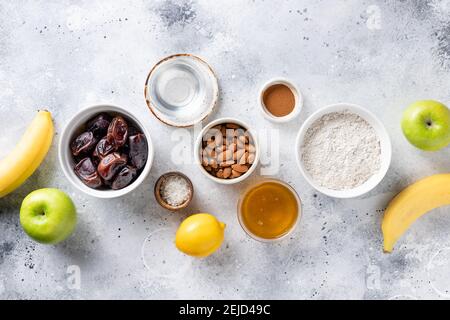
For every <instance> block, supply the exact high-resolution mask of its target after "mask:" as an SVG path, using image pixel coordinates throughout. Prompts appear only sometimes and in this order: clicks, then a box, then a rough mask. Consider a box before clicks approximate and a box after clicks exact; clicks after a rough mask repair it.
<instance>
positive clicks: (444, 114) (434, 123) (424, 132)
mask: <svg viewBox="0 0 450 320" xmlns="http://www.w3.org/2000/svg"><path fill="white" fill-rule="evenodd" d="M402 130H403V133H404V135H405V137H406V139H408V141H409V142H410V143H411V144H412V145H414V146H415V147H417V148H419V149H422V150H426V151H437V150H439V149H442V148H444V147H446V146H447V145H448V144H450V110H449V109H448V108H447V107H446V106H445V105H443V104H442V103H440V102H437V101H433V100H423V101H418V102H416V103H413V104H412V105H410V106H409V107H408V108H407V109H406V110H405V111H404V113H403V118H402Z"/></svg>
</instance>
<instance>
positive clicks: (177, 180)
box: [159, 176, 190, 207]
mask: <svg viewBox="0 0 450 320" xmlns="http://www.w3.org/2000/svg"><path fill="white" fill-rule="evenodd" d="M159 192H160V194H161V198H162V199H163V201H164V202H165V203H167V204H168V205H170V206H173V207H177V206H180V205H182V204H183V203H185V202H186V201H187V200H188V199H189V195H190V188H189V183H188V182H187V181H186V179H184V178H183V177H180V176H169V177H167V178H165V179H164V181H163V182H162V183H161V186H160V188H159Z"/></svg>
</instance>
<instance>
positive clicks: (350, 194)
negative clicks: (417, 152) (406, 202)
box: [294, 103, 392, 199]
mask: <svg viewBox="0 0 450 320" xmlns="http://www.w3.org/2000/svg"><path fill="white" fill-rule="evenodd" d="M332 109H339V110H345V109H347V110H349V111H350V112H353V113H356V114H357V115H359V116H360V117H362V118H363V119H364V120H366V121H367V122H369V124H370V125H371V126H372V127H373V128H374V129H375V130H376V132H377V134H378V136H379V139H380V147H381V168H380V170H379V171H378V172H377V173H375V174H374V175H373V176H372V177H370V178H369V180H367V181H366V182H364V183H363V184H362V185H360V186H358V187H356V188H354V189H345V190H333V189H329V188H326V187H322V186H320V185H318V184H317V183H316V182H315V181H314V180H313V179H312V178H311V177H310V175H309V173H308V172H307V171H306V169H304V168H303V163H302V160H301V152H300V150H301V145H302V141H301V139H302V138H303V137H304V135H305V134H306V131H307V130H308V129H309V127H310V126H311V125H312V124H313V122H314V121H316V120H317V119H318V117H319V116H322V115H325V114H327V113H331V112H338V111H337V110H332ZM355 110H356V111H355ZM374 124H375V125H374ZM383 145H384V147H383ZM294 152H295V158H296V162H297V166H298V168H299V170H300V172H301V174H302V176H303V177H304V178H305V180H306V181H307V182H308V183H309V185H310V186H311V187H313V188H314V189H315V190H317V191H318V192H320V193H323V194H325V195H327V196H330V197H334V198H339V199H349V198H356V197H359V196H361V195H364V194H366V193H368V192H369V191H371V190H373V189H374V188H375V187H376V186H377V185H378V184H379V183H380V182H381V181H382V180H383V179H384V177H385V176H386V173H387V172H388V170H389V167H390V164H391V159H392V145H391V139H390V137H389V134H388V133H387V131H386V128H385V127H384V125H383V124H382V123H381V121H380V120H379V119H378V118H377V117H376V116H375V115H374V114H373V113H372V112H370V111H368V110H367V109H365V108H363V107H361V106H359V105H356V104H352V103H336V104H331V105H328V106H325V107H322V108H320V109H319V110H317V111H315V112H314V113H313V114H311V115H310V116H309V117H308V118H307V119H306V120H305V122H304V123H303V125H302V126H301V128H300V130H299V131H298V133H297V137H296V140H295V150H294Z"/></svg>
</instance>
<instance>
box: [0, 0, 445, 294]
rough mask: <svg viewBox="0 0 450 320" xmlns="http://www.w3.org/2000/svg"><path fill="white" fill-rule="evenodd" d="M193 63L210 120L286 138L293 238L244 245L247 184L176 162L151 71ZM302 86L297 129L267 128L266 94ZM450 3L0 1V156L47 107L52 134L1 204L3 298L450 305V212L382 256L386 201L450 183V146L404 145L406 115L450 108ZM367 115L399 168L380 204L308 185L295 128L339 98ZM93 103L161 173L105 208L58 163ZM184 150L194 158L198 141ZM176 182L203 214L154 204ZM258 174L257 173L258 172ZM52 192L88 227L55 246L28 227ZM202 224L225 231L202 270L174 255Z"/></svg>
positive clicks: (376, 197)
mask: <svg viewBox="0 0 450 320" xmlns="http://www.w3.org/2000/svg"><path fill="white" fill-rule="evenodd" d="M180 52H190V53H194V54H197V55H200V56H201V57H203V58H205V59H206V60H207V61H208V62H209V63H210V64H211V65H212V67H213V68H214V69H215V71H216V73H217V75H218V77H219V81H220V87H221V93H220V105H219V106H218V108H217V110H216V112H215V113H214V114H213V115H212V116H211V117H210V118H209V119H214V118H217V117H222V116H234V117H238V118H240V119H242V120H245V121H248V122H249V123H251V125H252V126H253V127H254V129H263V128H267V129H271V130H278V133H279V137H280V141H281V145H280V149H279V150H280V162H281V164H280V168H279V172H278V173H277V174H276V175H275V176H276V177H278V178H280V179H283V180H285V181H287V182H289V183H291V184H292V185H293V186H294V187H295V189H296V190H297V191H298V193H299V194H300V196H301V198H302V200H303V210H304V213H303V217H302V220H301V222H300V224H299V226H298V228H297V229H296V230H295V232H294V234H293V235H292V237H291V238H290V239H286V240H284V241H282V242H280V243H277V244H262V243H258V242H255V241H253V240H251V239H249V238H248V237H247V236H246V235H245V233H244V232H243V231H242V229H241V228H240V226H239V224H238V221H237V218H236V202H237V199H238V196H239V193H240V192H241V191H242V190H243V189H244V188H245V187H246V186H248V185H249V184H251V183H252V182H254V181H256V180H258V179H260V177H259V175H258V174H254V175H253V176H252V178H251V179H249V180H247V181H245V182H244V183H242V184H240V185H238V186H234V187H227V186H219V185H216V184H214V183H213V182H211V181H209V180H208V179H207V178H206V177H203V176H201V175H200V173H199V171H198V169H197V168H196V167H195V166H194V165H193V164H191V163H190V160H191V159H190V158H189V157H188V159H184V158H183V159H182V160H183V161H180V159H179V157H177V154H176V153H174V152H173V148H172V147H173V146H174V145H176V144H179V143H180V142H179V141H178V142H177V140H176V139H177V132H176V131H174V129H173V128H170V127H167V126H165V125H163V124H161V123H159V122H158V121H157V120H156V119H155V118H153V116H152V115H151V114H150V112H149V111H148V109H147V107H146V104H145V101H144V98H143V84H144V81H145V78H146V76H147V72H148V71H149V69H150V68H151V66H152V65H153V64H154V63H156V62H157V61H158V60H159V59H160V58H162V57H164V56H166V55H169V54H173V53H180ZM274 76H285V77H289V78H291V79H292V80H293V81H295V83H296V84H297V85H298V86H299V88H300V89H301V90H302V92H303V94H304V96H305V107H304V109H303V111H302V114H301V116H300V117H299V118H298V119H297V120H296V121H294V122H292V123H290V124H288V125H282V126H277V125H272V124H270V123H268V122H267V121H265V120H264V118H263V117H262V115H261V114H260V113H259V110H258V106H257V100H256V98H257V93H258V90H259V88H260V86H261V85H262V84H263V83H264V82H265V81H267V80H269V79H270V78H272V77H274ZM449 84H450V1H438V0H415V1H411V0H399V1H390V0H389V1H388V0H385V1H381V0H372V1H358V0H354V1H317V0H308V1H284V0H283V1H260V0H254V1H238V0H228V1H206V0H203V1H200V0H197V1H194V0H193V1H175V0H168V1H162V0H158V1H106V0H105V1H92V0H90V1H69V0H64V1H44V0H42V1H21V0H17V1H2V2H1V3H0V114H1V117H0V133H1V134H0V145H1V148H0V155H4V154H6V153H7V151H8V150H10V148H12V146H13V145H14V144H15V142H16V141H17V140H18V139H19V137H20V134H21V132H22V131H23V130H24V128H25V127H26V125H27V124H28V123H29V122H30V120H31V119H32V118H33V116H34V114H35V111H36V110H37V109H38V108H42V107H46V108H48V109H49V110H51V111H52V113H53V116H54V120H55V124H56V129H57V135H56V137H55V140H54V143H53V146H52V148H51V151H50V153H49V155H48V157H47V159H46V161H45V163H44V164H43V165H42V166H41V167H40V168H39V170H38V171H37V172H36V173H35V174H34V175H33V176H32V177H31V178H30V179H29V180H28V181H27V183H26V184H25V185H23V186H22V187H21V188H20V189H19V190H17V191H16V192H15V193H13V194H11V195H10V196H8V197H6V198H3V199H0V298H5V299H17V298H27V299H35V298H43V299H50V298H57V299H79V298H87V299H92V298H115V299H123V298H133V299H134V298H139V299H156V298H160V299H167V298H199V299H200V298H203V299H210V298H218V299H221V298H230V299H231V298H236V299H240V298H255V299H259V298H273V299H341V298H342V299H415V298H419V299H423V298H437V299H444V298H447V297H450V292H449V290H450V271H449V270H450V234H449V230H450V212H449V209H448V208H446V209H440V210H436V211H435V212H433V213H432V214H430V215H427V216H425V217H423V218H422V219H421V220H420V221H419V222H417V223H416V224H415V225H414V227H413V228H412V229H411V230H410V231H409V232H408V233H407V234H406V236H405V237H403V238H402V239H401V241H400V242H399V243H398V245H397V247H396V249H395V252H394V253H393V254H391V255H385V254H383V253H382V250H381V240H382V238H381V233H380V219H381V217H382V214H383V209H384V208H385V206H386V204H387V202H388V201H389V200H390V198H391V197H392V196H393V195H394V194H395V193H396V192H398V191H399V190H401V189H402V188H403V187H405V186H406V185H408V184H409V183H411V182H413V181H415V180H416V179H418V178H420V177H424V176H427V175H431V174H434V173H438V172H447V171H448V170H449V166H450V160H449V159H450V157H449V156H450V153H449V150H448V149H447V150H443V151H440V152H438V153H424V152H420V151H419V150H416V149H414V148H413V147H412V146H410V145H409V144H408V143H407V142H406V140H405V139H404V137H403V135H402V133H401V131H400V126H399V123H400V117H401V112H402V109H403V108H404V107H406V106H407V105H408V104H409V103H411V102H413V101H415V100H418V99H424V98H433V99H437V100H441V101H443V102H446V103H450V90H449V88H450V86H449ZM343 101H344V102H352V103H357V104H360V105H363V106H365V107H366V108H368V109H370V110H371V111H372V112H373V113H375V114H376V115H377V116H378V117H379V118H380V119H381V120H382V122H383V123H384V124H385V126H386V128H387V130H388V132H389V134H390V136H391V138H392V143H393V161H392V166H391V168H390V170H389V172H388V174H387V176H386V178H385V179H384V180H383V182H382V183H381V184H380V185H379V186H378V187H377V188H376V189H375V190H374V191H372V192H371V193H370V194H368V195H366V196H364V197H361V198H357V199H353V200H336V199H331V198H328V197H326V196H323V195H321V194H317V193H316V192H315V191H314V190H313V189H311V187H309V185H307V183H306V182H305V180H304V179H303V178H302V177H301V175H300V173H299V171H298V170H297V167H296V164H295V160H294V148H293V144H294V140H295V135H296V133H297V131H298V129H299V128H300V125H301V123H302V121H303V120H304V119H305V118H306V117H307V116H308V115H309V114H311V113H312V112H314V111H315V110H317V109H318V108H320V107H322V106H324V105H327V104H330V103H335V102H343ZM98 102H111V103H114V104H118V105H122V106H127V107H128V108H129V109H130V110H131V111H133V112H135V113H136V114H138V115H139V116H140V118H141V119H142V121H144V122H145V124H146V125H147V126H148V127H149V129H150V131H151V134H152V138H153V141H154V144H155V149H156V154H155V162H154V166H153V168H152V171H151V174H150V176H149V177H148V179H147V180H146V181H145V183H144V184H143V185H142V186H141V187H140V188H139V189H138V190H137V191H136V192H134V193H133V194H132V195H130V196H128V197H124V198H121V199H116V200H110V201H104V200H97V199H94V198H90V197H88V196H86V195H84V194H81V193H79V192H78V191H77V190H76V189H74V188H73V187H72V186H71V185H70V184H69V182H68V181H67V180H66V179H65V177H64V175H63V173H62V171H61V169H60V167H59V164H58V161H57V141H58V138H59V136H58V134H59V133H60V132H61V130H62V128H63V126H64V124H65V122H66V121H67V120H68V119H69V117H71V116H72V115H73V114H74V113H75V112H77V110H79V109H81V108H83V107H85V106H88V105H90V104H94V103H98ZM187 132H188V133H189V134H190V135H191V137H192V138H191V139H190V140H188V141H187V143H186V144H185V149H184V150H185V152H186V153H187V154H191V151H192V150H191V149H192V144H193V139H194V136H195V135H194V130H193V129H190V130H188V131H187ZM175 169H176V170H180V171H183V172H184V173H186V174H187V175H188V176H190V177H191V178H192V180H193V183H194V185H195V190H196V194H195V200H194V203H193V204H192V205H191V206H190V208H189V209H188V210H186V211H184V212H183V213H181V214H180V213H178V214H173V213H169V212H167V211H164V210H163V209H161V208H160V207H159V206H158V205H157V204H156V202H155V200H154V197H153V193H152V189H153V185H154V183H155V181H156V179H157V178H158V177H159V176H160V175H161V174H162V173H164V172H167V171H169V170H175ZM258 171H259V170H258ZM41 187H57V188H61V189H62V190H65V191H66V192H68V193H69V194H70V195H71V196H72V197H73V199H74V201H75V202H76V204H77V207H78V213H79V224H78V228H77V231H76V232H75V233H74V234H73V236H72V237H71V238H70V239H69V240H67V241H66V242H64V243H62V244H60V245H57V246H44V245H40V244H36V243H34V242H33V241H31V240H30V239H29V238H28V237H27V236H26V235H25V234H24V232H23V231H22V229H21V227H20V225H19V207H20V204H21V201H22V199H23V198H24V197H25V196H26V195H27V194H28V193H29V192H31V191H32V190H35V189H37V188H41ZM194 212H210V213H213V214H215V215H217V216H218V217H219V218H220V219H221V220H223V221H224V222H225V223H227V225H228V227H227V232H226V241H225V243H224V245H223V246H222V248H221V249H220V251H219V252H217V253H216V254H214V255H213V256H211V257H209V258H207V259H204V260H192V259H190V258H187V257H184V256H182V255H181V254H179V253H178V252H177V251H176V250H175V249H174V246H173V242H172V241H173V237H174V233H175V230H176V228H177V225H178V224H179V222H180V221H181V219H182V218H183V217H185V216H186V215H188V214H190V213H194Z"/></svg>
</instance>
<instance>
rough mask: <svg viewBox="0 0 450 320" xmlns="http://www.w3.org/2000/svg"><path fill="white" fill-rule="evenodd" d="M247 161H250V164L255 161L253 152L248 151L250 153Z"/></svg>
mask: <svg viewBox="0 0 450 320" xmlns="http://www.w3.org/2000/svg"><path fill="white" fill-rule="evenodd" d="M247 162H248V163H250V164H252V163H253V162H255V154H254V153H250V154H249V155H248V158H247Z"/></svg>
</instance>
